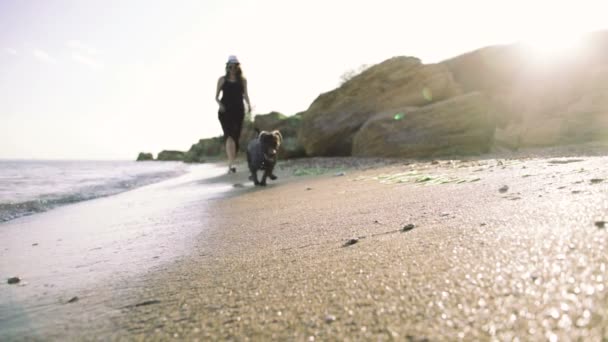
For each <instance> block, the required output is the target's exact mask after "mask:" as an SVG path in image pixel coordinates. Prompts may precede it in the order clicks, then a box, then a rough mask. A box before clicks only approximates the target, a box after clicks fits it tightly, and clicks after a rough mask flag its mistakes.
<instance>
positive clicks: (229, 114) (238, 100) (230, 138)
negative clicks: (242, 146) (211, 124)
mask: <svg viewBox="0 0 608 342" xmlns="http://www.w3.org/2000/svg"><path fill="white" fill-rule="evenodd" d="M220 91H221V92H222V99H221V100H220ZM243 99H244V100H245V102H247V110H248V112H251V104H250V102H249V95H248V94H247V80H246V79H245V77H243V72H242V71H241V66H240V63H239V61H238V59H237V58H236V56H230V57H228V62H227V63H226V74H225V75H224V76H222V77H220V79H219V80H218V81H217V90H216V92H215V101H217V103H218V105H219V106H220V109H219V112H218V118H219V120H220V123H221V124H222V130H223V131H224V141H225V143H226V156H227V157H228V172H229V173H230V172H231V173H235V172H236V167H234V165H233V164H234V159H235V158H236V153H237V151H238V150H239V137H240V136H241V128H242V126H243V119H244V118H245V106H244V105H243Z"/></svg>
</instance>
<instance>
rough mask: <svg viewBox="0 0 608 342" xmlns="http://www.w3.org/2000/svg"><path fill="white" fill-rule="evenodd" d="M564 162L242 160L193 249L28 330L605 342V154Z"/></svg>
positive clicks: (55, 335) (191, 336)
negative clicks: (258, 167) (263, 170)
mask: <svg viewBox="0 0 608 342" xmlns="http://www.w3.org/2000/svg"><path fill="white" fill-rule="evenodd" d="M531 155H534V154H531ZM563 155H566V153H561V154H559V156H560V157H556V156H545V157H534V158H527V157H526V156H521V155H520V156H515V157H517V158H516V159H507V158H504V157H503V158H494V157H487V158H481V159H477V160H475V159H473V158H468V159H466V160H437V161H406V160H401V161H399V160H389V161H387V160H380V159H377V160H356V159H352V158H347V159H310V160H302V161H298V162H291V163H283V164H282V165H283V166H284V168H283V169H282V170H278V172H277V173H278V175H279V177H280V179H279V180H278V181H277V182H275V183H271V185H269V186H268V187H266V188H254V187H252V186H251V185H250V183H249V182H248V181H247V180H246V177H247V175H246V174H245V173H244V172H242V170H243V168H242V167H240V172H239V173H238V174H237V175H233V176H228V175H223V176H220V177H217V178H215V179H212V180H208V181H206V182H219V183H229V184H242V186H241V185H237V186H236V187H235V188H234V189H233V191H231V192H230V193H229V195H228V196H227V197H225V198H222V199H217V200H214V201H213V202H212V203H211V207H210V213H213V214H212V215H209V217H208V221H207V223H206V224H207V229H201V232H200V233H199V235H198V236H197V238H196V239H195V240H193V241H192V244H193V247H192V251H193V253H192V254H190V255H187V256H184V257H182V258H179V259H177V260H175V261H173V262H171V263H168V264H165V265H163V266H162V267H159V268H157V269H155V270H154V271H152V272H148V273H146V274H145V275H144V276H143V277H141V278H138V281H137V283H133V284H129V286H124V284H119V283H116V282H108V283H107V284H106V285H107V286H102V287H98V288H96V289H95V290H94V291H90V292H87V293H83V294H82V296H79V301H78V302H76V303H73V304H70V305H69V306H68V305H64V306H63V307H62V308H63V311H62V312H58V313H57V317H61V319H59V320H58V322H57V324H55V325H53V326H47V327H46V328H44V329H39V330H38V331H36V332H35V333H30V334H29V335H28V334H24V335H21V336H20V337H28V338H31V337H33V338H36V337H38V338H45V339H48V338H50V339H65V338H68V339H86V340H89V339H90V340H95V339H118V340H122V339H128V340H131V339H135V340H148V339H160V340H165V339H171V338H178V339H186V340H201V341H204V340H249V339H250V340H268V339H278V340H302V341H304V340H306V341H311V340H361V339H372V340H378V339H379V340H392V339H396V340H411V341H422V340H427V339H428V340H458V339H462V340H492V339H497V340H512V339H514V338H518V339H519V340H557V339H559V340H570V339H574V340H575V339H581V340H589V341H599V340H602V338H606V337H608V336H607V334H608V332H607V331H606V329H607V328H606V327H607V326H608V312H607V311H606V307H608V306H607V304H608V300H607V296H606V286H607V282H606V278H607V277H608V274H607V273H606V264H607V263H608V254H607V253H606V249H607V247H608V235H607V234H608V232H607V231H606V230H607V229H608V228H606V227H605V223H604V222H605V221H608V196H607V195H608V169H606V165H608V164H607V163H608V157H603V156H587V155H582V154H581V153H580V152H578V151H575V152H573V153H572V154H570V155H569V156H568V157H561V156H563ZM529 156H530V155H528V157H529ZM295 174H301V175H304V176H294V175H295ZM189 210H190V212H191V215H196V208H189Z"/></svg>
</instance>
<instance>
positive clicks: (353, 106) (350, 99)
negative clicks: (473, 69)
mask: <svg viewBox="0 0 608 342" xmlns="http://www.w3.org/2000/svg"><path fill="white" fill-rule="evenodd" d="M461 93H462V92H461V90H460V88H459V86H458V85H457V84H456V83H455V82H454V80H453V78H452V75H451V73H450V71H449V70H448V68H447V66H446V65H443V64H431V65H424V64H422V63H421V62H420V60H419V59H417V58H414V57H395V58H391V59H389V60H387V61H384V62H382V63H380V64H378V65H375V66H373V67H371V68H369V69H367V70H365V71H363V72H362V73H361V74H360V75H357V76H355V77H353V78H352V79H350V80H349V81H347V82H346V83H344V84H343V85H342V86H341V87H339V88H338V89H335V90H333V91H330V92H328V93H324V94H322V95H320V96H319V97H318V98H317V99H316V100H315V101H314V102H313V103H312V104H311V105H310V107H309V109H308V110H307V111H306V112H305V113H304V114H303V115H302V122H301V126H300V129H299V131H298V140H299V142H300V143H301V144H302V146H304V149H305V151H306V154H307V155H309V156H331V155H350V154H351V150H352V141H353V137H354V135H355V134H356V133H357V131H358V130H359V128H360V127H361V126H362V125H363V124H364V123H365V122H366V121H367V120H368V119H369V118H370V117H371V116H372V115H374V114H375V113H378V112H382V111H385V110H389V109H391V108H400V107H405V106H423V105H427V104H430V103H433V102H436V101H441V100H443V99H447V98H450V97H452V96H455V95H459V94H461Z"/></svg>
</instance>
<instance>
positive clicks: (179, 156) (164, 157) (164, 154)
mask: <svg viewBox="0 0 608 342" xmlns="http://www.w3.org/2000/svg"><path fill="white" fill-rule="evenodd" d="M184 155H185V153H184V152H182V151H170V150H164V151H161V152H160V153H159V154H158V156H157V157H156V160H161V161H183V160H184Z"/></svg>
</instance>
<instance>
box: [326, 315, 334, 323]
mask: <svg viewBox="0 0 608 342" xmlns="http://www.w3.org/2000/svg"><path fill="white" fill-rule="evenodd" d="M335 320H336V316H334V315H327V316H325V323H332V322H334V321H335Z"/></svg>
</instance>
